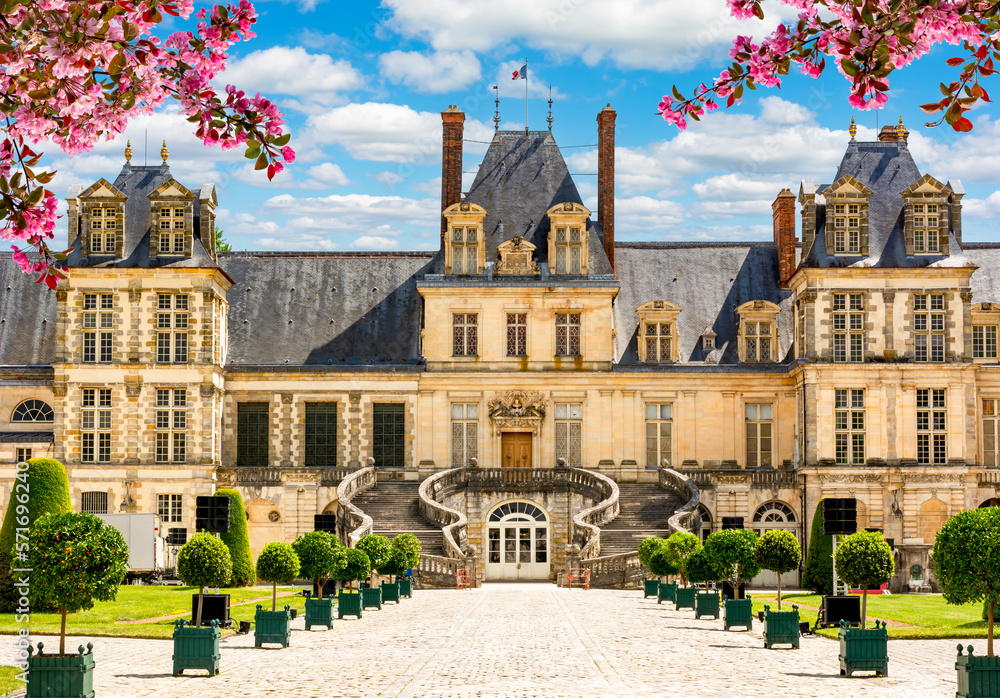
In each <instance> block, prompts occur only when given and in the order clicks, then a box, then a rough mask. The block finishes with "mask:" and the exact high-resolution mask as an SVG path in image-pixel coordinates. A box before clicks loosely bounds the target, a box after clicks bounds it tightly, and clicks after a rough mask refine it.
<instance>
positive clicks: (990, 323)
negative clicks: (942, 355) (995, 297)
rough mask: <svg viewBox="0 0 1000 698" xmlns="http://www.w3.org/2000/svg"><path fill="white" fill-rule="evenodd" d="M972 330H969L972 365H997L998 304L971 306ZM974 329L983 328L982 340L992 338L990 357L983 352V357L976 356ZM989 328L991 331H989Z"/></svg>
mask: <svg viewBox="0 0 1000 698" xmlns="http://www.w3.org/2000/svg"><path fill="white" fill-rule="evenodd" d="M971 311H972V321H971V322H972V330H971V335H970V338H971V342H972V345H971V351H970V356H971V357H972V361H973V363H978V364H991V363H994V364H995V363H997V360H998V358H1000V351H998V346H997V344H998V341H997V340H998V339H1000V304H997V303H977V304H975V305H974V306H972V309H971ZM976 328H983V332H982V337H983V340H984V345H985V340H986V339H988V337H989V336H990V335H992V337H993V352H992V356H991V355H990V354H989V352H985V351H984V355H983V356H976ZM988 328H991V329H992V331H990V329H988Z"/></svg>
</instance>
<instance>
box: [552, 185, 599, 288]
mask: <svg viewBox="0 0 1000 698" xmlns="http://www.w3.org/2000/svg"><path fill="white" fill-rule="evenodd" d="M545 215H546V216H547V217H548V219H549V234H548V248H549V250H548V251H549V274H550V275H552V276H586V275H587V274H589V273H590V272H589V270H590V253H589V249H590V234H589V232H588V230H587V219H589V218H590V210H589V209H588V208H587V207H586V206H584V205H583V204H578V203H572V202H565V203H561V204H556V205H555V206H552V207H551V208H549V210H548V211H546V212H545ZM560 231H562V234H560ZM573 231H579V233H580V240H579V242H577V241H574V240H572V239H571V236H572V232H573ZM573 248H577V249H579V254H580V269H579V270H575V269H572V268H568V269H564V270H563V271H561V272H560V271H559V266H558V259H559V253H560V251H561V250H565V251H564V252H563V255H564V259H565V260H566V261H565V264H566V265H567V267H570V265H571V259H570V258H571V257H572V250H573Z"/></svg>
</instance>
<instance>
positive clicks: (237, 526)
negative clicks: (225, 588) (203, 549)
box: [215, 489, 257, 587]
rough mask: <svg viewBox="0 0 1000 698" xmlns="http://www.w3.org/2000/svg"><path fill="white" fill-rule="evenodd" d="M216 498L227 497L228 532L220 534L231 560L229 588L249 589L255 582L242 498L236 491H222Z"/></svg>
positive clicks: (217, 493) (248, 532)
mask: <svg viewBox="0 0 1000 698" xmlns="http://www.w3.org/2000/svg"><path fill="white" fill-rule="evenodd" d="M215 496H216V497H229V514H230V523H229V532H228V533H223V534H222V542H223V543H225V544H226V547H227V548H229V556H230V557H231V558H232V560H233V578H232V580H231V581H230V586H234V587H249V586H253V584H254V582H256V581H257V577H256V575H255V574H254V566H253V553H251V552H250V531H249V529H248V528H247V513H246V509H245V508H244V507H243V497H242V496H241V495H240V493H239V492H237V491H236V490H230V489H223V490H218V491H217V492H216V493H215Z"/></svg>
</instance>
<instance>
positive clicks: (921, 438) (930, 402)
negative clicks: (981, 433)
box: [914, 388, 948, 465]
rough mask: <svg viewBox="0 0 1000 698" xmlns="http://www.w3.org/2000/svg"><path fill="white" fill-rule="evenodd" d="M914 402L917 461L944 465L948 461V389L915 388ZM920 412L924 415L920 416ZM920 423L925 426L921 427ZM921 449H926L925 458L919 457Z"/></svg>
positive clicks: (921, 463) (924, 463)
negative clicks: (938, 456)
mask: <svg viewBox="0 0 1000 698" xmlns="http://www.w3.org/2000/svg"><path fill="white" fill-rule="evenodd" d="M939 394H940V398H941V400H940V403H939V402H938V396H939ZM921 403H923V404H921ZM915 404H916V409H915V411H914V414H915V417H916V422H915V427H916V428H915V430H914V431H915V433H916V437H917V438H916V457H917V463H918V464H919V465H944V464H945V463H947V462H948V389H947V388H917V389H916V401H915ZM921 413H926V415H925V416H923V417H921ZM939 419H940V421H939ZM922 424H923V425H926V426H924V427H923V428H921V425H922ZM921 449H924V450H926V453H927V457H926V458H925V459H922V458H921ZM938 453H940V454H941V457H940V458H937V455H938Z"/></svg>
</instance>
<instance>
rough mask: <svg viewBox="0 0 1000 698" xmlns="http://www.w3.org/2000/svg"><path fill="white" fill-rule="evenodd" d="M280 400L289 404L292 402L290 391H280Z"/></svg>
mask: <svg viewBox="0 0 1000 698" xmlns="http://www.w3.org/2000/svg"><path fill="white" fill-rule="evenodd" d="M281 401H282V402H283V403H285V404H286V405H291V404H292V394H291V393H282V394H281Z"/></svg>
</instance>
